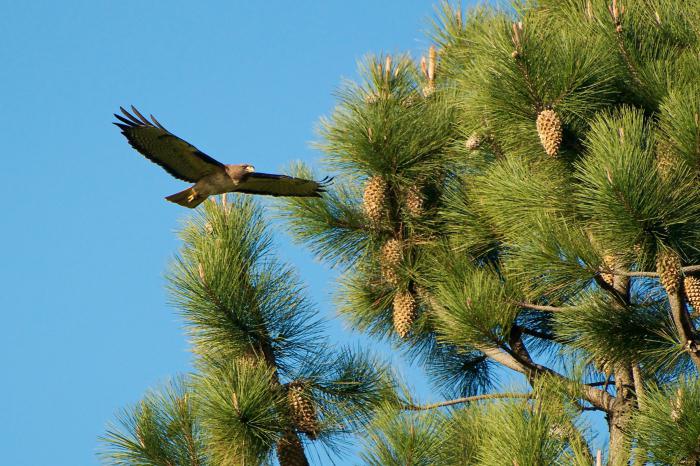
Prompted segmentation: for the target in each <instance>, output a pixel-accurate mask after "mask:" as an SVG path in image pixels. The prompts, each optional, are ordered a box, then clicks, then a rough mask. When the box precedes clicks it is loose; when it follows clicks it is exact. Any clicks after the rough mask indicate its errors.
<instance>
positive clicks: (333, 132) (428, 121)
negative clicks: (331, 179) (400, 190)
mask: <svg viewBox="0 0 700 466" xmlns="http://www.w3.org/2000/svg"><path fill="white" fill-rule="evenodd" d="M394 63H395V64H394V65H393V66H392V68H391V69H389V70H387V68H386V66H385V60H384V57H368V58H367V59H366V60H365V61H364V62H363V63H362V64H361V66H360V73H361V75H362V76H363V77H364V79H365V82H364V83H362V84H360V85H356V84H352V83H347V84H346V85H345V86H344V88H343V89H342V90H341V91H340V92H339V94H338V96H339V100H340V103H339V105H338V107H337V108H336V110H335V111H334V113H333V115H332V116H331V117H330V118H329V119H324V120H322V122H321V129H320V133H321V136H322V137H323V142H322V143H320V144H319V147H320V148H321V149H323V150H324V151H325V152H326V153H327V154H328V163H329V164H332V167H333V168H334V169H336V170H338V169H339V170H341V171H343V172H344V173H347V174H350V175H355V176H357V175H360V176H365V175H367V174H369V175H374V174H381V175H384V176H387V177H388V178H389V180H390V181H392V182H394V181H397V182H400V181H402V180H405V179H411V178H415V177H416V176H420V175H424V174H425V173H426V172H428V173H430V172H432V171H434V170H436V169H437V170H439V169H442V163H443V159H442V157H440V155H441V152H442V148H443V147H444V146H445V145H446V144H447V143H449V141H450V136H451V126H452V113H451V112H452V111H451V107H450V106H449V105H447V102H446V101H445V99H444V97H442V96H441V95H439V94H436V95H434V96H431V97H430V98H423V97H422V96H421V94H420V92H421V89H420V83H419V82H418V81H417V76H416V75H417V73H416V71H415V68H414V65H413V63H412V62H411V61H410V60H409V59H408V58H407V57H399V58H398V59H396V60H395V62H394ZM383 65H384V66H383ZM382 66H383V68H382Z"/></svg>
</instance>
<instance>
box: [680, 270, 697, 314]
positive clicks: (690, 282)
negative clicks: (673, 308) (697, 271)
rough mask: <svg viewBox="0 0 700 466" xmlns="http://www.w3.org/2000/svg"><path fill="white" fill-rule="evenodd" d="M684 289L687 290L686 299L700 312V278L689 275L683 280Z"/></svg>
mask: <svg viewBox="0 0 700 466" xmlns="http://www.w3.org/2000/svg"><path fill="white" fill-rule="evenodd" d="M683 287H684V288H685V297H686V298H687V299H688V302H689V303H690V305H691V306H693V309H694V310H695V311H696V312H697V311H700V278H699V277H696V276H694V275H687V276H686V277H685V278H684V279H683Z"/></svg>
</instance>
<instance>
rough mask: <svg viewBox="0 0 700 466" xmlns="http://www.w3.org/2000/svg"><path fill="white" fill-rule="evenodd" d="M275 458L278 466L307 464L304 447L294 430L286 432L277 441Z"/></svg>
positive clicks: (306, 465)
mask: <svg viewBox="0 0 700 466" xmlns="http://www.w3.org/2000/svg"><path fill="white" fill-rule="evenodd" d="M277 459H278V460H279V463H280V466H309V462H308V461H307V460H306V455H304V447H303V446H302V445H301V442H300V441H299V437H297V434H296V433H294V432H286V433H285V434H284V436H282V438H281V439H280V440H279V441H278V442H277Z"/></svg>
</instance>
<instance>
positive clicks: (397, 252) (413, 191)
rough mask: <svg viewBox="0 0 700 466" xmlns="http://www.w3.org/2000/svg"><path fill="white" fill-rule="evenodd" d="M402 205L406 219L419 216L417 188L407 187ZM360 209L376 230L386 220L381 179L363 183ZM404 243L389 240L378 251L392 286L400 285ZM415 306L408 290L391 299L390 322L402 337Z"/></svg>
mask: <svg viewBox="0 0 700 466" xmlns="http://www.w3.org/2000/svg"><path fill="white" fill-rule="evenodd" d="M401 197H402V199H401V200H402V205H403V209H404V211H405V213H406V214H407V215H408V216H409V217H413V218H415V217H420V216H421V215H422V214H423V211H424V200H423V194H422V192H421V189H420V188H419V187H418V186H415V185H413V186H410V187H409V188H407V189H405V190H404V191H403V192H402V193H401ZM363 208H364V211H365V215H366V217H367V220H368V221H369V225H370V227H371V228H375V229H376V228H377V227H379V226H380V225H381V224H382V222H384V221H385V220H388V219H389V187H388V183H387V182H386V180H385V179H384V178H383V177H381V176H373V177H371V178H369V179H368V180H367V183H366V184H365V190H364V196H363ZM404 249H405V243H404V241H402V240H401V239H399V238H395V237H394V238H389V239H388V240H386V242H385V243H384V245H383V246H382V247H381V249H380V258H379V259H380V269H381V276H382V279H383V280H384V281H385V282H386V283H388V284H389V285H392V286H398V285H399V283H400V278H399V273H398V271H399V269H400V267H401V264H402V262H403V259H404ZM417 309H418V305H417V303H416V299H415V297H414V296H413V294H412V292H411V291H410V290H397V292H396V294H395V295H394V300H393V313H392V315H393V322H394V329H395V330H396V333H397V334H398V335H399V336H400V337H401V338H404V337H406V335H408V333H409V332H410V330H411V326H412V325H413V322H414V321H415V319H416V317H417Z"/></svg>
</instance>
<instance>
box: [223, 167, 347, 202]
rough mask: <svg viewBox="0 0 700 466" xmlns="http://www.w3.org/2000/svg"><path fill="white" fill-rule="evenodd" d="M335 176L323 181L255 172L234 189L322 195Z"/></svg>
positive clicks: (286, 194)
mask: <svg viewBox="0 0 700 466" xmlns="http://www.w3.org/2000/svg"><path fill="white" fill-rule="evenodd" d="M331 181H333V178H329V177H326V178H324V179H322V180H321V181H314V180H305V179H303V178H293V177H291V176H287V175H273V174H270V173H258V172H253V173H251V174H249V175H248V176H247V177H246V178H245V180H244V181H241V183H240V184H239V185H238V187H237V188H236V189H235V190H234V192H237V193H247V194H265V195H268V196H293V197H321V193H323V192H325V191H326V189H325V188H326V187H327V186H328V185H329V184H330V183H331Z"/></svg>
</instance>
